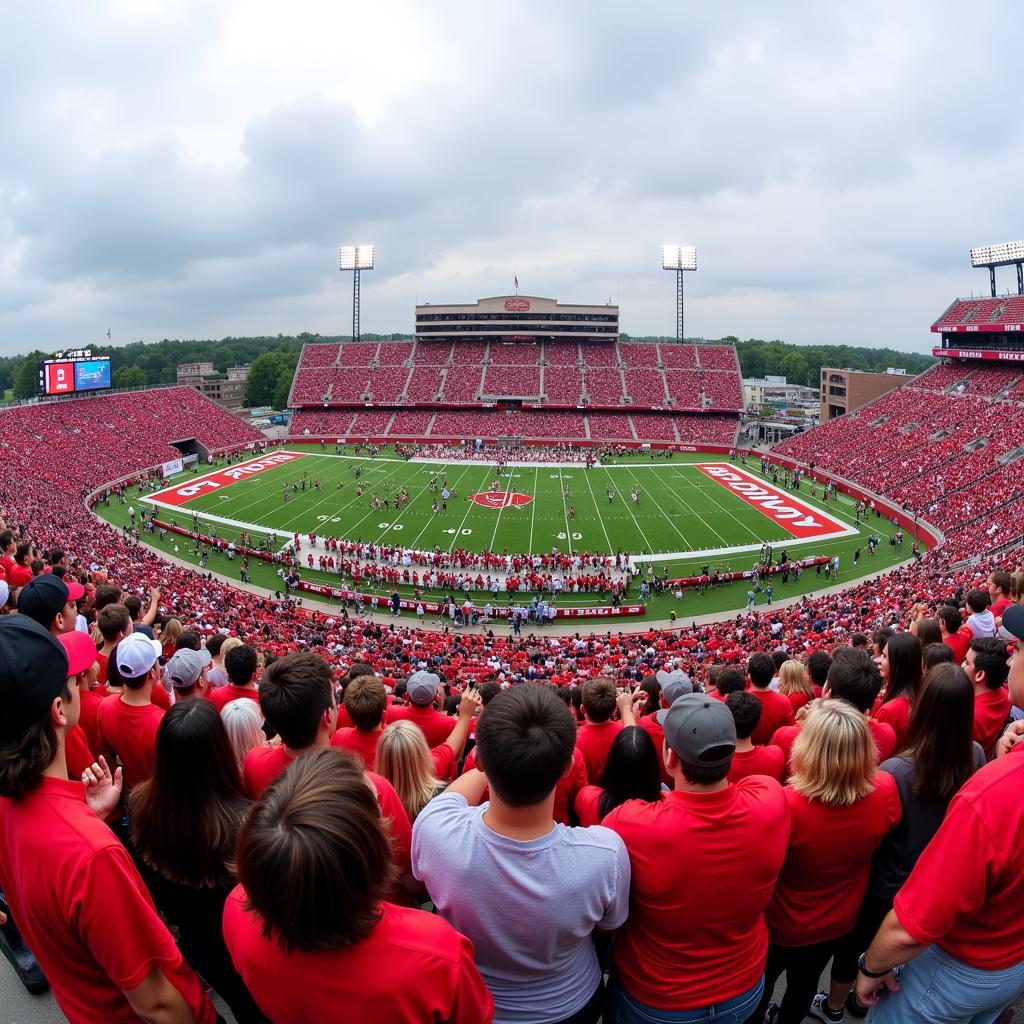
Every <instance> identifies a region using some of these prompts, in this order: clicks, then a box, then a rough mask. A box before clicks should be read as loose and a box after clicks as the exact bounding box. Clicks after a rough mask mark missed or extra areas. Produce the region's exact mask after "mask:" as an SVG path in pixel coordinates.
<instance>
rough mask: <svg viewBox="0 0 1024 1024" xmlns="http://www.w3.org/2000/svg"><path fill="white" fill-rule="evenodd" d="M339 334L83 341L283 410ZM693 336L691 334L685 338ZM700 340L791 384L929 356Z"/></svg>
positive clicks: (2, 369) (132, 370) (19, 390)
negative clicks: (305, 366) (216, 379)
mask: <svg viewBox="0 0 1024 1024" xmlns="http://www.w3.org/2000/svg"><path fill="white" fill-rule="evenodd" d="M362 338H363V340H364V341H407V340H411V336H410V335H405V334H364V335H363V336H362ZM620 338H621V340H623V341H630V340H632V341H660V342H666V343H667V342H672V341H674V339H672V338H665V337H658V338H653V337H644V338H640V337H634V338H630V336H629V335H628V334H622V335H620ZM344 340H346V339H345V338H344V337H341V336H325V335H320V334H309V333H303V334H295V335H285V334H278V335H277V336H276V337H257V338H222V339H221V340H220V341H212V340H211V341H197V340H177V339H175V340H172V339H169V338H165V339H164V340H163V341H158V342H152V343H146V342H141V341H136V342H132V343H131V344H128V345H91V346H90V348H91V349H92V352H93V354H94V355H96V356H110V360H111V375H112V376H111V381H112V384H113V386H114V387H115V388H127V387H145V386H146V385H156V384H173V383H174V382H175V380H176V368H177V366H178V364H179V363H202V362H209V363H213V367H214V371H215V372H216V373H219V374H223V373H226V371H227V369H228V367H229V366H245V365H249V366H251V367H252V368H251V370H250V371H249V381H248V384H247V386H246V396H247V398H248V400H249V403H250V405H270V406H273V407H274V408H277V409H280V408H283V407H284V405H285V404H286V402H287V399H288V389H289V388H290V386H291V381H292V377H293V376H294V374H295V366H296V363H297V362H298V359H299V353H300V352H301V351H302V346H303V344H305V343H306V342H319V343H335V342H340V341H344ZM691 340H693V339H691ZM701 343H702V344H722V345H735V346H736V351H737V353H738V354H739V360H740V371H741V373H742V374H743V376H744V377H764V376H784V377H786V378H787V380H789V381H790V382H791V383H794V384H806V385H810V386H811V387H817V386H818V384H819V383H820V380H821V368H822V367H823V366H836V367H842V368H848V369H851V370H876V371H884V370H885V369H886V368H888V367H890V366H892V367H899V368H902V369H905V370H906V371H907V372H908V373H911V374H917V373H923V372H924V371H925V370H926V369H927V368H928V367H929V366H931V365H932V363H934V362H935V360H934V358H933V357H932V356H930V355H918V354H915V353H910V352H898V351H897V350H895V349H891V348H861V347H859V346H853V345H789V344H787V343H786V342H784V341H764V340H761V339H758V338H750V339H748V340H746V341H740V340H739V339H738V338H735V337H731V336H730V337H725V338H721V339H719V340H718V341H709V340H704V339H701ZM51 355H52V353H49V352H41V351H38V350H37V351H34V352H29V353H28V355H25V356H7V357H3V358H0V394H2V393H3V392H4V391H6V390H7V389H8V388H10V389H13V392H14V397H15V398H17V399H21V398H31V397H33V396H34V395H35V394H36V390H37V366H38V364H39V362H40V361H41V360H43V359H47V358H50V356H51Z"/></svg>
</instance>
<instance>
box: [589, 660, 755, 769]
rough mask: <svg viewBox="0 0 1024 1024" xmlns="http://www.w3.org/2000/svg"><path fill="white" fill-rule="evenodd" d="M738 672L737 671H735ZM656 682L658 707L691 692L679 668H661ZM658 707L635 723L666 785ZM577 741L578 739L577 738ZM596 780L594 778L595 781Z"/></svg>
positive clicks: (685, 676)
mask: <svg viewBox="0 0 1024 1024" xmlns="http://www.w3.org/2000/svg"><path fill="white" fill-rule="evenodd" d="M737 674H738V673H737ZM654 678H655V680H656V682H657V684H658V692H659V704H660V708H670V707H672V704H673V703H674V702H675V701H676V700H677V699H678V698H680V697H682V696H684V695H685V694H687V693H693V682H692V681H691V680H690V677H689V676H688V675H687V674H686V673H685V672H683V671H682V670H681V669H673V670H672V671H669V672H666V671H665V670H661V671H659V672H656V673H655V676H654ZM742 688H743V680H742V679H741V680H740V689H742ZM660 708H652V709H651V713H650V714H649V715H644V716H643V718H641V719H640V720H639V721H638V722H637V723H636V724H637V725H639V726H640V728H641V729H643V730H644V731H645V732H646V733H647V734H648V735H649V736H650V737H651V739H652V740H653V742H654V749H655V750H656V751H657V752H658V770H659V772H660V774H661V781H662V782H664V783H665V785H666V786H671V785H672V776H671V775H669V773H668V769H667V768H666V767H665V763H664V761H662V759H661V748H662V746H663V745H664V743H665V733H664V730H663V729H662V728H661V725H660V724H659V723H658V711H659V710H660ZM577 742H578V740H577ZM596 781H597V780H595V782H596Z"/></svg>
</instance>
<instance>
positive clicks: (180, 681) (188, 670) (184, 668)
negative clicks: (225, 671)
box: [164, 647, 213, 688]
mask: <svg viewBox="0 0 1024 1024" xmlns="http://www.w3.org/2000/svg"><path fill="white" fill-rule="evenodd" d="M211 661H213V655H212V654H210V652H209V651H208V650H206V648H203V650H201V651H190V650H188V648H185V647H183V648H182V649H181V650H180V651H175V652H174V655H173V657H172V658H171V659H170V661H168V662H167V664H166V665H165V666H164V678H165V679H166V680H167V681H168V682H169V683H171V684H172V685H174V686H182V687H185V688H188V687H189V686H195V684H196V683H197V682H198V681H199V676H200V675H201V674H202V671H203V669H204V668H206V666H207V665H209V664H210V662H211Z"/></svg>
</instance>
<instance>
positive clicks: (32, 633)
mask: <svg viewBox="0 0 1024 1024" xmlns="http://www.w3.org/2000/svg"><path fill="white" fill-rule="evenodd" d="M67 679H68V656H67V653H66V652H65V650H64V647H63V646H62V645H61V644H60V642H59V641H58V640H57V638H56V637H55V636H54V635H53V634H52V633H51V632H50V631H49V630H48V629H47V628H46V627H45V626H41V625H40V624H39V623H38V622H36V621H35V619H30V618H28V616H26V615H4V616H0V708H2V709H3V711H2V713H0V737H3V738H4V739H14V738H15V737H17V736H20V735H21V734H22V733H23V732H24V731H25V730H26V729H27V728H28V727H29V726H30V725H32V724H33V723H35V722H37V721H39V719H40V718H41V717H42V716H43V715H44V714H45V713H46V711H47V709H48V708H49V707H50V705H51V704H52V703H53V699H54V697H56V696H57V695H58V694H59V693H60V691H61V690H63V689H64V686H65V685H66V683H67Z"/></svg>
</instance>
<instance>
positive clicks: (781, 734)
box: [772, 718, 896, 779]
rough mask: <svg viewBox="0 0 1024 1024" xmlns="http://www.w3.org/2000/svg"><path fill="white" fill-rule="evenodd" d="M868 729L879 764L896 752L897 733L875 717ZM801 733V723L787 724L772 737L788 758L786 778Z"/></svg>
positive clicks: (791, 769)
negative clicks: (794, 747)
mask: <svg viewBox="0 0 1024 1024" xmlns="http://www.w3.org/2000/svg"><path fill="white" fill-rule="evenodd" d="M868 729H869V730H870V732H871V736H872V738H873V739H874V741H875V748H876V749H877V750H878V761H877V762H876V763H877V764H881V763H882V762H883V761H888V760H889V758H890V757H892V755H893V754H894V753H896V733H895V731H894V730H893V727H892V726H891V725H887V724H886V723H885V722H876V721H875V720H874V719H873V718H869V719H868ZM799 735H800V724H799V722H798V723H797V724H796V725H790V726H787V727H786V728H785V729H779V731H778V732H776V733H775V735H774V736H773V737H772V746H773V747H781V748H782V753H783V754H784V755H785V758H786V767H785V776H784V778H785V779H788V778H789V776H790V774H791V772H792V771H793V744H794V743H795V742H796V738H797V736H799Z"/></svg>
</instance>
